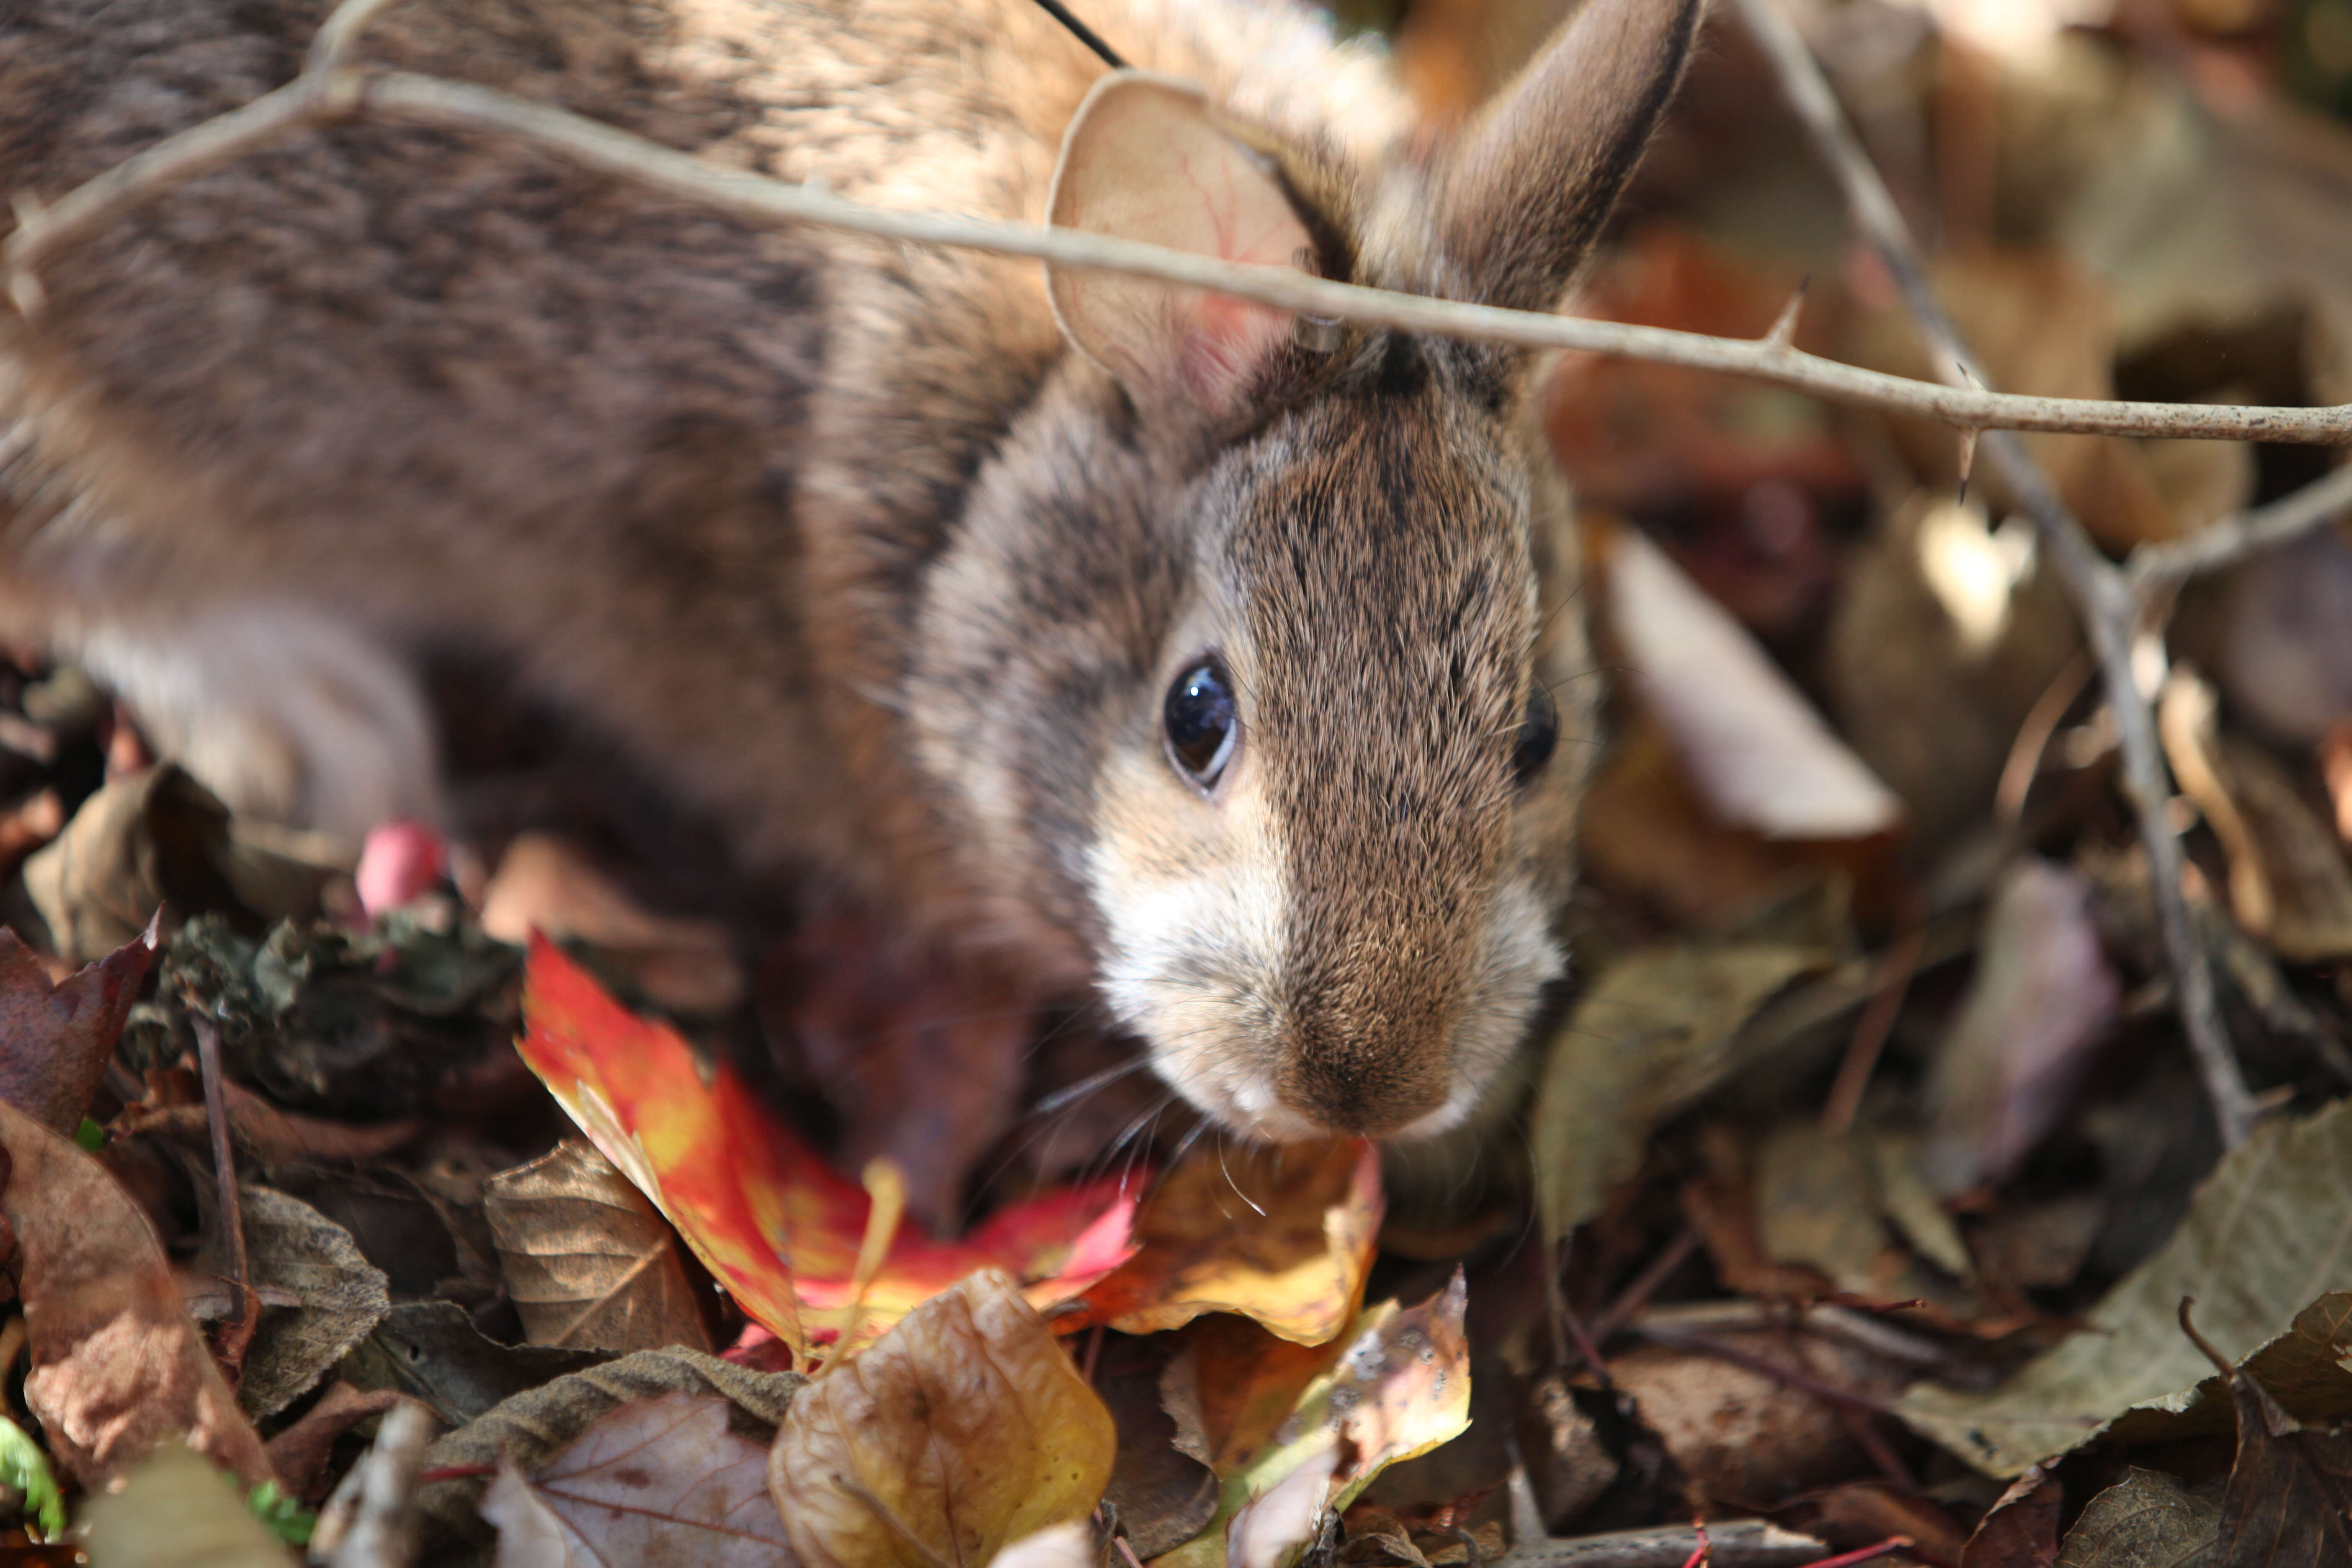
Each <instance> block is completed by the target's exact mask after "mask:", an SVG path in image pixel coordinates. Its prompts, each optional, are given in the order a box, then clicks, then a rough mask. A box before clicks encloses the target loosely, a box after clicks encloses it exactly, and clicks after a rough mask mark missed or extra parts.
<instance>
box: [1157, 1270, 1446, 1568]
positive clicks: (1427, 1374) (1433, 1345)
mask: <svg viewBox="0 0 2352 1568" xmlns="http://www.w3.org/2000/svg"><path fill="white" fill-rule="evenodd" d="M1468 1301H1469V1292H1468V1289H1467V1287H1466V1286H1465V1284H1464V1281H1463V1277H1462V1274H1461V1271H1460V1270H1458V1269H1457V1270H1456V1271H1455V1272H1454V1279H1453V1282H1452V1283H1451V1284H1450V1285H1448V1286H1447V1287H1446V1288H1445V1289H1444V1290H1441V1291H1439V1292H1438V1293H1437V1294H1436V1295H1434V1296H1433V1297H1431V1298H1430V1299H1429V1300H1426V1301H1424V1302H1423V1303H1421V1304H1420V1305H1419V1306H1417V1307H1412V1308H1400V1307H1399V1306H1398V1305H1397V1304H1396V1303H1395V1302H1394V1301H1384V1302H1382V1303H1381V1305H1379V1306H1377V1307H1374V1308H1371V1309H1370V1310H1367V1311H1366V1312H1364V1313H1363V1314H1361V1315H1360V1317H1359V1318H1358V1319H1357V1321H1355V1323H1354V1324H1353V1325H1351V1326H1350V1328H1349V1333H1348V1335H1347V1339H1346V1341H1345V1346H1346V1348H1345V1349H1344V1350H1342V1351H1341V1352H1340V1355H1339V1360H1338V1362H1337V1363H1334V1364H1333V1366H1332V1368H1331V1370H1330V1371H1328V1372H1327V1373H1323V1374H1322V1375H1321V1376H1319V1377H1318V1378H1317V1379H1315V1381H1314V1382H1312V1383H1310V1384H1307V1388H1306V1390H1305V1391H1304V1393H1303V1394H1301V1395H1300V1396H1299V1398H1298V1400H1297V1404H1296V1405H1294V1406H1293V1407H1292V1409H1291V1411H1290V1412H1289V1414H1288V1415H1286V1417H1285V1418H1284V1420H1283V1422H1282V1424H1281V1426H1278V1427H1277V1428H1276V1431H1275V1434H1274V1436H1273V1437H1272V1439H1271V1441H1270V1443H1269V1446H1268V1447H1266V1448H1265V1449H1263V1450H1262V1451H1260V1452H1259V1453H1257V1454H1256V1455H1254V1456H1253V1457H1252V1458H1251V1459H1250V1460H1249V1462H1248V1463H1247V1464H1246V1465H1244V1467H1242V1468H1240V1469H1238V1470H1236V1471H1235V1472H1234V1474H1233V1475H1232V1476H1231V1477H1230V1478H1229V1479H1227V1481H1226V1483H1225V1489H1224V1495H1223V1498H1222V1499H1221V1500H1220V1501H1219V1503H1218V1508H1217V1512H1216V1514H1215V1515H1214V1516H1213V1518H1212V1519H1211V1521H1210V1522H1209V1525H1208V1528H1207V1529H1205V1530H1204V1531H1202V1533H1201V1534H1200V1536H1198V1537H1197V1538H1195V1539H1194V1540H1193V1541H1192V1542H1187V1543H1186V1544H1185V1545H1183V1546H1181V1547H1178V1548H1177V1549H1176V1550H1175V1551H1173V1552H1169V1553H1168V1554H1166V1555H1165V1556H1163V1557H1162V1558H1161V1559H1160V1568H1287V1565H1288V1564H1289V1563H1291V1562H1293V1561H1294V1560H1295V1559H1296V1558H1297V1555H1298V1553H1299V1552H1300V1551H1301V1549H1303V1548H1304V1547H1305V1546H1306V1545H1307V1543H1308V1542H1310V1541H1312V1540H1314V1539H1315V1538H1316V1537H1317V1536H1318V1534H1319V1533H1320V1532H1321V1531H1323V1530H1324V1529H1325V1528H1326V1524H1327V1521H1329V1520H1330V1519H1331V1518H1332V1516H1334V1515H1336V1514H1338V1513H1339V1512H1340V1511H1341V1510H1345V1509H1346V1508H1347V1507H1348V1505H1349V1504H1350V1503H1352V1502H1354V1501H1355V1500H1356V1499H1357V1498H1358V1497H1360V1496H1361V1495H1362V1493H1363V1490H1364V1489H1365V1488H1366V1487H1367V1486H1369V1485H1370V1484H1371V1482H1372V1479H1373V1478H1375V1477H1376V1476H1378V1475H1380V1474H1381V1471H1383V1470H1385V1469H1387V1468H1389V1467H1390V1466H1391V1465H1393V1464H1395V1463H1397V1462H1398V1461H1399V1460H1402V1459H1410V1458H1416V1457H1417V1456H1419V1455H1422V1454H1426V1453H1428V1452H1430V1451H1431V1450H1432V1449H1433V1448H1435V1447H1437V1446H1438V1445H1440V1444H1441V1443H1444V1442H1447V1441H1449V1440H1450V1439H1452V1438H1454V1437H1455V1436H1459V1435H1460V1434H1461V1433H1462V1432H1463V1431H1464V1430H1465V1428H1467V1427H1468V1426H1469V1424H1470V1347H1469V1342H1468V1341H1467V1339H1466V1338H1465V1335H1464V1331H1463V1317H1464V1313H1465V1310H1466V1308H1467V1306H1468Z"/></svg>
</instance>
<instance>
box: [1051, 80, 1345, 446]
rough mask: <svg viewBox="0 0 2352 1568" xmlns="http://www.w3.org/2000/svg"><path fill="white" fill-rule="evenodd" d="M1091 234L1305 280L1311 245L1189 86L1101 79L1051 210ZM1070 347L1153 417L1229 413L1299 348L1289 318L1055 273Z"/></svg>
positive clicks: (1196, 294) (1072, 141)
mask: <svg viewBox="0 0 2352 1568" xmlns="http://www.w3.org/2000/svg"><path fill="white" fill-rule="evenodd" d="M1048 211H1049V213H1050V214H1051V217H1050V221H1051V222H1052V223H1053V224H1054V225H1055V227H1058V228H1078V229H1085V230H1087V231H1088V232H1089V233H1093V234H1103V235H1109V236H1112V237H1115V238H1118V239H1132V240H1139V241H1142V242H1145V243H1148V244H1151V245H1164V246H1167V247H1171V248H1172V249H1176V250H1189V251H1192V252H1195V253H1197V254H1199V255H1202V256H1215V257H1221V258H1224V259H1225V260H1227V261H1247V262H1255V263H1257V264H1259V265H1262V266H1269V267H1295V266H1297V265H1298V264H1299V260H1300V258H1301V257H1302V256H1304V255H1309V254H1311V253H1312V247H1313V243H1314V242H1313V240H1312V238H1311V237H1310V236H1309V234H1308V232H1307V226H1306V225H1305V224H1304V223H1303V222H1301V221H1300V220H1299V216H1298V213H1297V208H1295V207H1294V206H1292V205H1291V202H1290V197H1289V196H1288V195H1287V194H1286V192H1285V191H1284V189H1283V185H1282V182H1281V180H1280V179H1279V177H1278V176H1277V175H1276V173H1275V170H1274V168H1273V165H1272V164H1271V163H1270V162H1269V161H1268V160H1266V159H1265V158H1264V157H1262V156H1261V155H1260V154H1258V153H1255V152H1253V151H1252V150H1251V149H1250V148H1248V147H1247V146H1245V145H1244V144H1243V143H1242V142H1239V141H1236V140H1235V139H1234V137H1233V135H1232V134H1231V133H1229V132H1226V131H1225V130H1223V128H1222V127H1220V126H1219V125H1218V124H1217V122H1216V121H1215V120H1214V119H1213V117H1212V115H1211V114H1210V111H1209V105H1208V100H1207V98H1206V97H1205V96H1204V95H1203V94H1202V91H1201V89H1198V88H1196V87H1194V86H1192V84H1190V83H1188V82H1183V81H1179V80H1176V79H1172V78H1169V77H1159V76H1151V75H1148V74H1146V73H1144V72H1141V71H1118V72H1114V73H1113V74H1111V75H1109V76H1107V77H1105V78H1103V79H1101V80H1100V81H1098V82H1097V83H1096V84H1095V86H1094V90H1092V91H1091V92H1089V93H1087V98H1086V101H1085V102H1084V103H1082V104H1080V105H1079V106H1078V113H1077V118H1076V119H1075V120H1073V121H1071V122H1070V129H1069V132H1068V133H1067V134H1066V135H1065V136H1064V137H1063V139H1062V161H1061V166H1060V167H1059V168H1057V169H1056V170H1055V174H1054V192H1053V196H1052V198H1051V200H1050V202H1049V204H1048ZM1046 277H1047V286H1048V289H1050V291H1051V293H1052V296H1053V300H1054V313H1055V315H1056V316H1057V317H1058V318H1060V320H1061V323H1062V330H1063V331H1065V332H1066V333H1068V334H1069V338H1070V341H1071V342H1074V343H1076V345H1077V346H1078V348H1079V349H1080V350H1081V351H1082V352H1083V353H1085V354H1086V355H1087V357H1088V358H1089V359H1091V360H1093V361H1094V362H1095V363H1097V364H1099V365H1101V366H1102V367H1103V368H1104V369H1105V370H1108V371H1109V372H1110V373H1111V374H1113V375H1115V376H1117V377H1118V379H1119V381H1120V382H1121V383H1122V384H1125V385H1126V387H1127V389H1128V392H1129V394H1130V395H1132V396H1133V397H1134V398H1135V399H1136V401H1137V402H1138V403H1139V404H1140V405H1144V406H1145V407H1146V408H1148V409H1150V410H1153V411H1155V412H1160V413H1177V412H1181V411H1184V410H1188V409H1189V410H1191V411H1194V412H1196V413H1197V414H1200V415H1202V416H1207V417H1208V418H1211V419H1215V418H1219V417H1222V416H1225V415H1228V414H1230V413H1231V412H1232V411H1233V410H1234V408H1235V407H1236V406H1237V405H1239V403H1240V402H1241V400H1242V398H1243V396H1244V395H1245V394H1246V393H1247V391H1248V390H1249V387H1250V384H1251V383H1252V382H1253V381H1254V380H1255V379H1256V376H1257V374H1258V372H1259V371H1260V370H1261V369H1262V368H1263V367H1264V365H1265V362H1266V360H1267V358H1268V357H1269V356H1270V355H1271V354H1272V353H1274V352H1275V351H1276V349H1278V348H1280V347H1281V345H1282V344H1283V342H1285V341H1286V339H1287V338H1288V337H1289V335H1290V331H1291V317H1290V314H1289V313H1288V312H1287V311H1284V310H1273V309H1271V308H1269V307H1267V306H1264V305H1254V304H1251V303H1250V302H1248V301H1247V300H1235V299H1232V298H1229V297H1228V296H1225V295H1222V294H1209V293H1204V292H1202V291H1201V290H1200V289H1184V288H1179V287H1175V286H1173V285H1171V284H1166V283H1160V282H1156V281H1154V280H1153V279H1149V278H1134V277H1129V276H1126V275H1123V274H1120V273H1116V272H1099V271H1095V270H1093V269H1091V268H1076V267H1072V268H1063V267H1051V266H1049V267H1048V268H1046Z"/></svg>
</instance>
